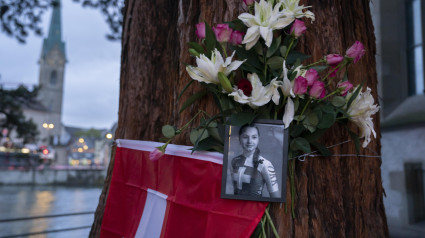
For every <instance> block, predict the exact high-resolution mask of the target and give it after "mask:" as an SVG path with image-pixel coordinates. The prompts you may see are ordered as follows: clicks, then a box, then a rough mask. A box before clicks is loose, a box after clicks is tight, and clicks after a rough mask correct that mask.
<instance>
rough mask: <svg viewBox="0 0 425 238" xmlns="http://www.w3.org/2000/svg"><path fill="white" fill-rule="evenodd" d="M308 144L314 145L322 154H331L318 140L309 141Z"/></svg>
mask: <svg viewBox="0 0 425 238" xmlns="http://www.w3.org/2000/svg"><path fill="white" fill-rule="evenodd" d="M310 144H311V145H312V146H314V148H316V149H318V150H319V152H320V154H322V155H323V156H331V155H332V153H331V152H330V150H328V148H326V147H325V146H324V145H322V144H320V143H319V142H317V141H310Z"/></svg>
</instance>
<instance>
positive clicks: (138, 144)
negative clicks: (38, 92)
mask: <svg viewBox="0 0 425 238" xmlns="http://www.w3.org/2000/svg"><path fill="white" fill-rule="evenodd" d="M117 144H118V147H117V150H116V154H115V163H114V170H113V174H112V180H111V184H110V189H109V194H108V198H107V202H106V207H105V212H104V216H103V221H102V227H101V237H119V238H121V237H140V238H141V237H146V238H155V237H184V238H190V237H196V238H199V237H220V238H224V237H232V238H233V237H249V236H250V235H251V233H252V232H253V231H254V229H255V227H256V226H257V224H258V223H259V222H260V219H261V217H262V215H263V213H264V210H265V208H266V206H267V204H268V203H265V202H254V201H241V200H230V199H222V198H220V192H221V174H222V173H221V170H222V162H223V155H222V154H220V153H215V152H195V153H193V154H191V151H190V147H188V146H179V145H168V147H167V150H166V152H165V155H164V156H162V158H161V159H159V160H158V161H151V160H149V153H150V152H151V151H153V150H154V148H155V147H157V146H161V145H162V144H160V143H156V142H148V141H132V140H117Z"/></svg>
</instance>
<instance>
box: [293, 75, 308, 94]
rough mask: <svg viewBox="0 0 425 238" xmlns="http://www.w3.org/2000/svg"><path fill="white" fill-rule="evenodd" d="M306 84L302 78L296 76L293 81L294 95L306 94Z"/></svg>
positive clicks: (305, 80)
mask: <svg viewBox="0 0 425 238" xmlns="http://www.w3.org/2000/svg"><path fill="white" fill-rule="evenodd" d="M307 87H308V82H307V79H306V78H304V77H303V76H298V77H297V78H295V81H294V88H293V90H294V93H295V94H298V95H301V94H304V93H306V92H307Z"/></svg>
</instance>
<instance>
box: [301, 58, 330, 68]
mask: <svg viewBox="0 0 425 238" xmlns="http://www.w3.org/2000/svg"><path fill="white" fill-rule="evenodd" d="M325 62H326V61H325V60H324V59H321V60H319V61H317V62H314V63H311V64H309V65H307V66H304V67H303V68H310V67H311V66H313V65H316V64H320V63H325Z"/></svg>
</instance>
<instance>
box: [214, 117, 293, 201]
mask: <svg viewBox="0 0 425 238" xmlns="http://www.w3.org/2000/svg"><path fill="white" fill-rule="evenodd" d="M288 140H289V136H288V129H285V127H284V124H283V122H282V121H278V120H256V121H254V122H253V123H252V124H250V125H245V126H232V125H227V126H226V128H225V142H224V155H223V170H222V184H221V197H222V198H227V199H239V200H252V201H265V202H286V176H287V165H288Z"/></svg>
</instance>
